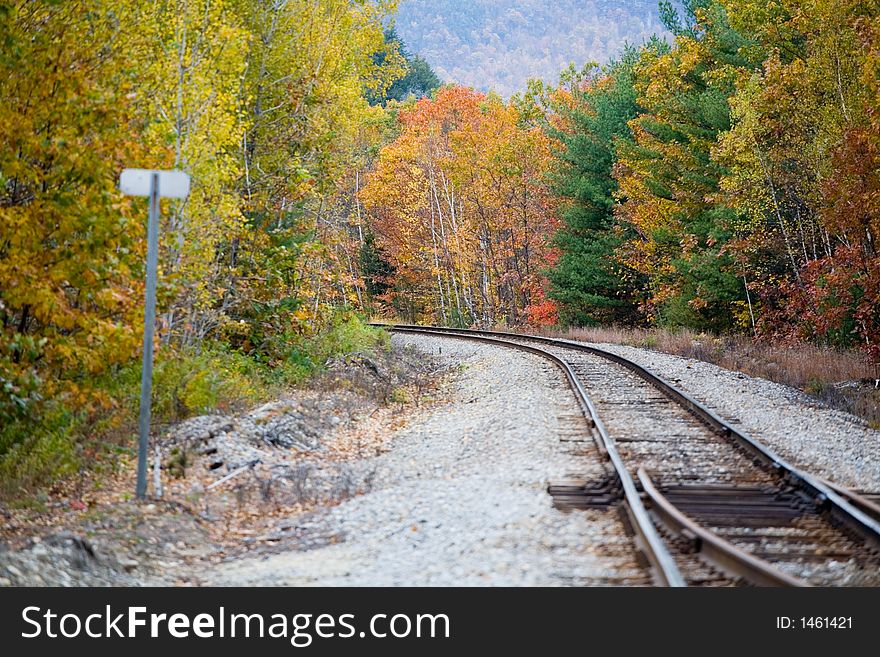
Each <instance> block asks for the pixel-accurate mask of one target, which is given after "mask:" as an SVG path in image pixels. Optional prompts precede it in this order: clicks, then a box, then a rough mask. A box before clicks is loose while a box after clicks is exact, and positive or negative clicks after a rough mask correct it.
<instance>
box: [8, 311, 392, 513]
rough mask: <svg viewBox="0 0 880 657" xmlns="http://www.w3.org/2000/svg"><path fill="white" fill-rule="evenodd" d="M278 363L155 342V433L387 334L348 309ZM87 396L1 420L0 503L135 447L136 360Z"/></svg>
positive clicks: (264, 392) (94, 468)
mask: <svg viewBox="0 0 880 657" xmlns="http://www.w3.org/2000/svg"><path fill="white" fill-rule="evenodd" d="M290 342H291V346H290V351H289V353H288V356H287V358H285V359H284V360H283V361H282V362H273V363H271V364H270V363H267V362H262V361H261V360H260V359H259V358H255V357H252V356H249V355H246V354H243V353H240V352H237V351H233V350H231V349H229V348H228V347H225V346H224V345H222V344H219V343H208V344H206V345H203V347H202V349H201V350H200V351H179V350H178V351H173V350H169V349H168V348H160V349H159V350H158V351H157V354H156V363H155V366H154V373H153V399H152V406H151V409H152V426H153V428H154V435H155V434H156V433H160V432H161V431H162V430H163V429H164V428H165V427H166V426H167V425H169V424H171V423H174V422H178V421H180V420H182V419H185V418H187V417H190V416H193V415H200V414H205V413H211V412H234V411H237V410H241V409H243V408H246V407H249V406H252V405H254V404H256V403H259V402H261V401H265V400H268V399H271V398H273V397H276V396H277V395H278V394H279V393H280V392H281V391H282V390H283V389H284V388H289V387H294V386H302V385H307V384H308V382H309V381H310V379H311V378H312V377H313V376H315V375H316V374H318V373H320V372H321V370H322V368H323V366H324V363H325V362H326V361H327V360H328V359H329V358H333V357H334V356H338V355H343V354H347V353H353V352H364V353H370V352H373V353H375V352H376V351H377V350H382V349H387V348H388V346H389V344H390V343H389V337H388V334H387V333H386V332H385V331H384V330H381V329H376V328H373V327H370V326H367V325H366V324H364V323H363V322H362V321H361V320H360V318H358V317H357V316H354V315H347V316H340V317H337V318H335V319H334V320H333V321H332V322H331V324H330V325H329V326H328V327H327V329H326V330H325V331H323V332H321V333H320V334H318V335H315V336H312V337H299V338H292V339H291V341H290ZM88 383H89V393H88V400H87V401H86V402H84V401H83V399H82V397H81V396H80V397H79V398H77V399H72V398H71V397H70V396H68V397H57V398H54V399H50V400H47V401H45V402H43V403H42V405H41V406H40V408H39V412H37V413H35V414H34V415H32V416H30V417H26V418H22V419H20V420H18V421H15V422H10V423H8V424H5V425H3V426H0V502H6V503H11V504H15V505H18V506H21V505H26V506H32V507H33V506H35V505H36V506H39V505H40V504H41V502H42V501H45V500H46V499H48V493H49V492H50V491H51V489H52V488H53V487H55V486H58V485H66V486H68V487H71V486H72V487H73V488H74V489H75V488H76V487H77V486H80V487H81V486H83V485H85V483H86V482H87V481H88V482H92V483H94V481H93V480H95V479H96V477H95V476H96V475H97V479H100V475H102V474H107V473H110V472H113V471H116V470H117V469H118V468H119V467H120V463H121V462H122V461H123V459H122V458H120V457H128V456H131V455H133V454H134V452H135V449H136V443H137V417H138V412H139V405H140V362H139V361H136V362H131V363H128V364H126V365H125V366H123V367H119V368H117V369H115V370H114V371H111V372H108V373H107V374H106V375H104V376H102V377H101V378H99V379H96V380H93V381H90V382H88Z"/></svg>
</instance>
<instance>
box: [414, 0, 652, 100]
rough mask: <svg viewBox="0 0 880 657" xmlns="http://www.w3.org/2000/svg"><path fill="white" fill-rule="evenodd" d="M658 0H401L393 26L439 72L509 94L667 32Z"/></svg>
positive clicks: (483, 88) (602, 59) (441, 76)
mask: <svg viewBox="0 0 880 657" xmlns="http://www.w3.org/2000/svg"><path fill="white" fill-rule="evenodd" d="M657 4H658V3H657V0H632V1H628V2H624V1H623V0H560V1H558V2H552V3H547V2H544V1H543V0H516V1H514V0H500V1H495V0H439V1H438V0H402V1H401V3H400V8H399V10H398V16H397V30H398V32H399V33H400V35H401V36H402V37H403V39H404V41H405V42H406V43H407V45H408V46H409V47H410V49H411V50H412V51H413V52H416V53H418V54H420V55H421V56H423V57H424V58H425V59H427V61H428V62H429V63H430V64H431V66H432V67H433V68H434V70H435V71H436V72H437V74H438V75H439V76H440V78H441V79H443V80H444V81H447V82H457V83H460V84H464V85H467V86H473V87H475V88H477V89H481V90H486V89H489V88H494V89H495V90H496V91H498V92H500V93H501V94H502V95H505V96H508V95H510V94H512V93H514V92H515V91H517V90H519V89H522V88H523V87H524V84H525V81H526V80H527V79H528V78H530V77H540V78H544V79H547V80H552V81H555V80H556V78H557V76H558V75H559V71H561V70H562V69H564V68H565V67H566V66H567V65H568V63H569V62H575V63H576V64H578V65H580V64H583V63H584V62H586V61H590V60H596V61H600V62H604V61H607V60H608V59H609V58H611V57H613V55H614V54H615V53H616V52H618V51H619V50H620V48H621V46H623V44H624V43H626V42H630V43H634V44H640V43H641V42H642V41H644V40H645V39H647V38H648V37H650V36H651V35H652V34H655V33H656V34H660V33H664V32H665V31H664V29H663V26H662V25H661V24H660V21H659V19H658V10H657Z"/></svg>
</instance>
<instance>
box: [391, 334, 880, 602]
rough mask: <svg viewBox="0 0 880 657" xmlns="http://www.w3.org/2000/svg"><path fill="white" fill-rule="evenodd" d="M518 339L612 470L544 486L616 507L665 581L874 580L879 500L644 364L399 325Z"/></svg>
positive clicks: (585, 504) (567, 499)
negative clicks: (544, 362) (552, 376)
mask: <svg viewBox="0 0 880 657" xmlns="http://www.w3.org/2000/svg"><path fill="white" fill-rule="evenodd" d="M388 328H390V329H391V330H392V331H396V332H401V333H422V334H429V335H439V336H445V337H451V338H458V339H463V340H474V341H480V342H488V343H491V344H498V345H501V346H505V347H508V348H514V349H519V350H523V351H527V352H530V353H534V354H537V355H539V356H541V357H543V358H546V359H548V360H550V361H551V362H553V363H554V364H555V365H556V366H557V367H559V368H560V369H561V370H562V372H563V374H564V375H565V377H566V379H567V382H568V384H569V386H570V387H571V389H572V391H573V392H574V394H575V396H576V398H577V400H578V402H579V404H580V407H581V410H582V412H583V414H584V417H585V418H586V420H587V422H588V424H589V426H590V427H591V429H592V432H591V438H592V439H593V440H595V442H596V445H597V447H598V449H599V452H600V453H601V454H602V455H603V457H604V458H605V460H606V462H607V465H608V467H606V471H607V476H606V477H604V478H603V479H602V480H600V481H595V480H591V481H588V480H581V481H571V482H565V483H562V484H558V485H551V486H550V490H549V492H550V494H551V495H553V496H554V499H555V500H556V502H557V504H558V505H559V506H564V507H569V508H597V507H599V508H601V507H611V506H614V505H620V506H621V507H622V508H623V510H624V511H625V516H626V518H627V520H628V524H629V526H630V527H631V529H632V531H633V534H634V538H635V543H636V547H637V549H638V550H639V551H640V553H641V554H642V555H643V556H644V557H645V561H646V563H647V565H648V567H649V569H650V571H651V574H652V577H653V580H654V581H655V583H657V584H659V585H667V586H686V585H687V586H741V585H762V586H810V585H818V586H840V585H853V586H880V505H878V503H877V502H876V501H875V500H874V499H872V498H868V497H866V496H864V495H859V494H857V493H855V492H852V491H849V490H846V489H844V488H841V487H838V486H836V485H834V484H832V483H830V482H827V481H824V480H822V479H819V478H817V477H813V476H811V475H809V474H807V473H805V472H803V471H801V470H799V469H797V468H795V467H794V466H792V465H791V464H789V463H787V462H786V461H785V460H784V459H782V458H781V457H779V456H778V455H777V454H775V453H774V452H772V451H771V450H770V449H769V448H767V447H766V446H764V445H762V444H761V443H760V442H758V441H757V440H755V439H753V438H752V437H750V436H748V435H747V434H745V433H743V432H742V431H740V430H738V429H737V428H735V427H733V426H731V425H730V424H728V423H727V422H725V421H724V420H723V419H721V418H720V417H718V416H717V415H716V414H714V413H713V412H712V411H711V410H709V409H708V408H706V407H705V406H703V405H702V404H700V403H699V402H698V401H696V400H694V399H693V398H691V397H690V396H688V395H687V394H685V393H684V392H682V391H680V390H678V389H677V388H676V387H674V386H672V385H671V384H669V383H668V382H666V381H664V380H663V379H661V378H659V377H657V376H656V375H654V374H653V373H651V372H649V371H648V370H646V369H645V368H642V367H641V366H639V365H636V364H635V363H633V362H631V361H629V360H626V359H624V358H622V357H620V356H617V355H616V354H612V353H610V352H607V351H603V350H601V349H597V348H594V347H591V346H588V345H585V344H580V343H576V342H572V341H568V340H559V339H553V338H545V337H541V336H524V335H519V334H512V333H501V332H494V331H480V330H465V329H448V328H440V327H420V326H409V325H395V326H390V327H388Z"/></svg>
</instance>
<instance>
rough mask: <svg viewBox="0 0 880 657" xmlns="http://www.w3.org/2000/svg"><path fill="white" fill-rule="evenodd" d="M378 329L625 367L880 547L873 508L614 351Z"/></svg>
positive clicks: (444, 330)
mask: <svg viewBox="0 0 880 657" xmlns="http://www.w3.org/2000/svg"><path fill="white" fill-rule="evenodd" d="M376 325H377V326H385V327H386V328H392V329H394V330H400V329H406V328H409V329H425V328H429V329H430V330H431V331H434V332H435V333H437V334H452V335H455V334H459V335H483V336H490V337H491V336H495V337H498V338H506V339H507V340H510V339H519V340H530V341H533V342H540V343H542V344H548V345H552V346H557V347H562V348H568V349H574V350H577V351H583V352H587V353H590V354H593V355H595V356H599V357H601V358H604V359H606V360H610V361H612V362H614V363H617V364H618V365H621V366H622V367H625V368H626V369H628V370H630V371H631V372H633V373H634V374H636V375H637V376H639V377H640V378H642V379H644V380H645V381H647V382H648V383H650V384H651V385H653V386H654V387H655V388H657V389H658V390H660V391H661V392H663V393H664V394H665V395H666V396H667V397H669V398H670V399H672V401H674V402H676V403H677V404H679V405H680V406H682V407H683V408H685V409H686V410H688V411H689V412H690V413H691V414H692V415H694V416H695V417H696V418H698V419H699V420H701V421H702V422H704V423H705V424H707V425H708V426H710V427H711V428H712V429H714V430H715V431H716V432H717V433H718V434H719V435H720V436H722V437H723V438H726V439H728V440H730V441H731V442H732V443H733V444H735V445H738V446H739V447H741V448H743V449H744V450H745V451H746V452H748V453H749V454H751V455H752V456H753V457H754V458H755V459H757V460H758V461H759V462H760V463H762V464H763V465H764V466H766V467H767V468H769V469H770V470H772V471H775V472H777V473H778V474H779V475H780V476H782V477H783V478H784V479H785V480H787V481H788V483H790V484H791V485H793V486H794V487H795V488H799V489H800V490H801V491H803V492H804V493H805V494H807V495H808V496H809V497H810V498H812V499H813V501H814V503H815V505H816V506H817V507H818V508H819V509H820V510H827V511H829V512H830V513H831V515H832V517H833V518H834V519H835V520H838V521H839V522H841V523H843V524H844V525H846V526H847V527H849V528H850V529H852V530H854V531H855V532H857V533H858V534H859V535H861V536H862V538H863V539H865V540H866V541H868V542H870V543H872V544H873V545H874V546H875V547H880V519H875V518H872V517H871V516H870V515H869V513H868V512H866V511H868V510H870V508H871V505H863V504H862V502H861V498H859V496H857V495H855V494H854V493H851V492H849V491H847V492H843V491H844V490H845V489H842V488H841V487H839V486H837V485H833V484H832V485H829V483H828V482H825V481H824V480H822V479H820V478H818V477H815V476H813V475H810V474H808V473H806V472H804V471H803V470H801V469H799V468H797V467H795V466H794V465H792V464H791V463H789V462H788V461H786V460H785V459H783V458H782V457H781V456H779V455H778V454H777V453H776V452H774V451H773V450H771V449H770V448H769V447H767V446H766V445H764V444H762V443H761V442H759V441H758V440H756V439H755V438H752V437H751V436H750V435H748V434H747V433H745V432H744V431H741V430H739V429H737V428H736V427H733V426H731V425H730V424H729V423H727V422H726V421H725V420H723V419H722V418H720V417H719V416H718V415H717V414H715V413H714V412H713V411H711V410H709V409H708V408H707V407H706V406H704V405H703V404H701V403H700V402H698V401H697V400H696V399H694V398H693V397H691V396H690V395H688V394H687V393H686V392H684V391H682V390H680V389H679V388H677V387H676V386H674V385H672V384H671V383H669V382H668V381H666V380H665V379H663V378H661V377H659V376H657V375H656V374H654V373H653V372H651V371H649V370H648V369H646V368H644V367H642V366H641V365H637V364H636V363H634V362H632V361H631V360H628V359H626V358H624V357H623V356H619V355H617V354H614V353H612V352H610V351H605V350H603V349H599V348H598V347H592V346H590V345H585V344H583V343H580V342H575V341H573V340H565V339H558V338H548V337H545V336H542V335H528V334H520V333H505V332H502V331H488V330H482V329H453V328H448V327H435V326H432V327H421V326H414V325H409V324H376ZM502 341H503V340H502ZM857 504H858V505H860V506H863V508H865V510H862V508H858V507H857V506H856V505H857ZM873 506H876V505H873Z"/></svg>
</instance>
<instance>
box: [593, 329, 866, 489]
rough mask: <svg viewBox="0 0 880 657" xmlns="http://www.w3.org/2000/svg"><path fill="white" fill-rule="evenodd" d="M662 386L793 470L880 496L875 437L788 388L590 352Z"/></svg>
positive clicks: (697, 367) (694, 366) (636, 355)
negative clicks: (634, 368)
mask: <svg viewBox="0 0 880 657" xmlns="http://www.w3.org/2000/svg"><path fill="white" fill-rule="evenodd" d="M591 346H594V347H598V348H600V349H605V350H606V351H610V352H612V353H615V354H618V355H620V356H623V357H624V358H627V359H629V360H631V361H633V362H634V363H637V364H638V365H641V366H642V367H646V368H648V369H649V370H650V371H651V372H653V373H654V374H656V375H658V376H660V377H662V378H664V379H666V380H667V381H669V382H670V383H672V384H674V385H675V386H676V387H678V388H680V389H681V390H683V391H684V392H687V393H688V394H690V395H691V396H693V397H694V398H695V399H697V400H698V401H700V402H702V403H703V404H705V405H706V406H708V407H709V408H710V409H712V410H713V411H715V412H716V413H717V414H718V415H720V416H721V417H722V418H724V419H725V420H727V421H728V422H730V423H731V424H732V425H734V426H737V427H740V428H742V429H743V430H744V431H745V432H746V433H748V434H749V435H751V436H752V437H753V438H756V439H757V440H759V441H761V442H763V443H764V444H765V445H767V446H768V447H770V448H771V449H773V450H774V451H776V452H778V454H779V455H780V456H782V457H783V458H785V459H787V460H788V461H789V462H791V463H792V464H793V465H795V466H797V467H800V468H801V469H804V470H806V471H807V472H810V473H812V474H815V475H819V476H822V477H825V478H826V479H829V480H831V481H833V482H835V483H838V484H840V485H842V486H848V487H852V488H855V489H859V490H865V491H869V492H880V431H877V430H875V429H872V428H871V427H869V426H868V425H867V424H866V423H865V422H864V421H862V420H860V419H859V418H857V417H855V416H853V415H850V414H848V413H844V412H842V411H838V410H835V409H831V408H828V407H827V406H825V405H823V404H822V402H821V401H819V400H817V399H816V398H814V397H811V396H809V395H808V394H806V393H803V392H801V391H799V390H796V389H794V388H791V387H789V386H785V385H781V384H778V383H773V382H772V381H767V380H766V379H759V378H755V377H751V376H748V375H746V374H742V373H740V372H733V371H731V370H726V369H724V368H721V367H718V366H717V365H712V364H711V363H704V362H702V361H698V360H692V359H689V358H683V357H680V356H672V355H669V354H663V353H658V352H656V351H650V350H647V349H639V348H637V347H627V346H620V345H612V344H593V345H591Z"/></svg>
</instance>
